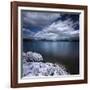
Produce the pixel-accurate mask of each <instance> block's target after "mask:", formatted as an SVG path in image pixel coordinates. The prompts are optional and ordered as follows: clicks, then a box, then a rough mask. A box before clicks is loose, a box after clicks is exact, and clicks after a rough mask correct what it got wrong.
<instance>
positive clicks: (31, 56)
mask: <svg viewBox="0 0 90 90" xmlns="http://www.w3.org/2000/svg"><path fill="white" fill-rule="evenodd" d="M22 56H23V62H24V63H25V62H40V61H43V57H42V55H41V54H39V53H36V52H32V51H29V52H27V53H24V52H23V54H22Z"/></svg>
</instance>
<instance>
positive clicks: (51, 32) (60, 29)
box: [21, 10, 79, 40]
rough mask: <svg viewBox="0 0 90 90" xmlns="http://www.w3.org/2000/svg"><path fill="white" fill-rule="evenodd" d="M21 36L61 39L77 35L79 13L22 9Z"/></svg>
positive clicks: (76, 36)
mask: <svg viewBox="0 0 90 90" xmlns="http://www.w3.org/2000/svg"><path fill="white" fill-rule="evenodd" d="M21 17H22V21H21V22H22V32H23V38H34V39H46V40H62V39H71V38H78V37H79V14H78V13H67V12H66V13H65V12H57V13H56V12H33V11H25V10H22V13H21Z"/></svg>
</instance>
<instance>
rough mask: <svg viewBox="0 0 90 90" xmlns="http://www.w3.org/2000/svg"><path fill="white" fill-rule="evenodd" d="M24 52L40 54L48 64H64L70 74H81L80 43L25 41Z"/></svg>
mask: <svg viewBox="0 0 90 90" xmlns="http://www.w3.org/2000/svg"><path fill="white" fill-rule="evenodd" d="M23 51H24V52H27V51H33V52H37V53H40V54H41V55H42V56H43V58H44V60H45V61H46V62H52V63H58V64H62V65H64V66H65V67H66V69H67V71H68V72H69V73H70V74H79V42H78V41H34V40H32V41H30V40H23Z"/></svg>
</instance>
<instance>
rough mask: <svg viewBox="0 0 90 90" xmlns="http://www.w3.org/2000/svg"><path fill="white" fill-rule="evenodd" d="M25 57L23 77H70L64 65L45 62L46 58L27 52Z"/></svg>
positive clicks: (24, 54)
mask: <svg viewBox="0 0 90 90" xmlns="http://www.w3.org/2000/svg"><path fill="white" fill-rule="evenodd" d="M22 56H23V75H22V76H23V77H32V76H59V75H68V74H69V73H68V72H67V71H66V68H65V67H64V66H62V65H59V64H56V63H51V62H44V58H43V56H42V55H41V54H40V53H36V52H32V51H29V52H26V53H24V52H23V54H22Z"/></svg>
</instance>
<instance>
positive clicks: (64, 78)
mask: <svg viewBox="0 0 90 90" xmlns="http://www.w3.org/2000/svg"><path fill="white" fill-rule="evenodd" d="M21 10H35V11H54V12H60V11H62V12H77V13H81V14H80V47H79V48H80V52H79V54H80V57H79V60H80V61H79V62H80V68H79V70H80V74H79V75H65V76H60V77H47V78H46V77H43V78H42V77H41V78H23V79H21V43H20V42H21ZM83 79H84V11H83V10H76V9H74V10H72V9H52V8H38V7H18V83H32V82H47V81H67V80H83Z"/></svg>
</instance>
